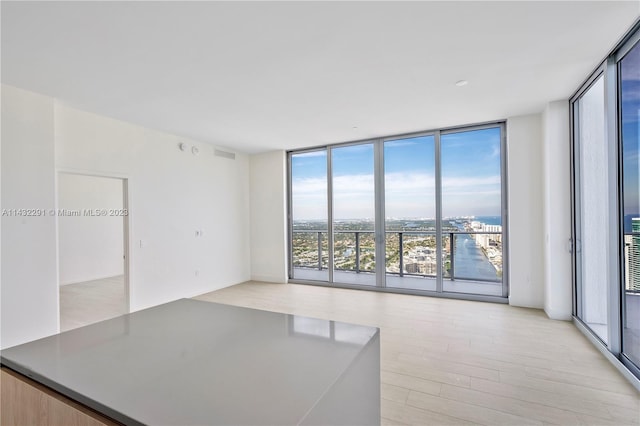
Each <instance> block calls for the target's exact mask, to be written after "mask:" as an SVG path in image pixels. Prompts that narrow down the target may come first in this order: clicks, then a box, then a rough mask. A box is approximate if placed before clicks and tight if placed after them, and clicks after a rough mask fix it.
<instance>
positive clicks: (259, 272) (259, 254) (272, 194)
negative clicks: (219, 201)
mask: <svg viewBox="0 0 640 426" xmlns="http://www.w3.org/2000/svg"><path fill="white" fill-rule="evenodd" d="M250 163H251V164H250V190H249V192H250V200H251V201H250V216H251V219H250V223H251V225H250V228H251V277H252V279H253V280H255V281H268V282H280V283H285V282H287V281H288V266H287V258H288V256H287V207H286V206H287V173H286V152H285V151H270V152H266V153H262V154H255V155H252V156H251V159H250Z"/></svg>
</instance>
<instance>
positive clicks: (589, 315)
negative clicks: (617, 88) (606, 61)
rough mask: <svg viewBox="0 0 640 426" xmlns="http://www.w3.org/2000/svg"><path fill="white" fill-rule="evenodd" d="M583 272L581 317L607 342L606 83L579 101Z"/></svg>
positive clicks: (600, 83)
mask: <svg viewBox="0 0 640 426" xmlns="http://www.w3.org/2000/svg"><path fill="white" fill-rule="evenodd" d="M577 107H578V116H577V119H578V120H577V124H578V141H577V142H578V147H579V157H578V163H579V164H578V168H579V178H580V184H579V198H580V202H579V207H578V209H579V212H578V213H579V221H580V227H579V241H580V243H579V247H578V249H579V254H578V255H579V265H580V266H579V268H580V271H579V272H580V274H579V276H580V287H579V288H580V289H581V290H580V294H579V298H580V301H579V305H578V308H579V309H578V316H579V317H580V318H581V319H582V321H584V322H585V323H586V324H587V325H588V326H589V327H590V328H591V330H593V331H594V332H595V333H596V334H597V335H598V336H599V337H600V338H601V339H602V340H603V341H604V342H607V301H608V291H607V282H608V277H607V268H606V267H603V262H606V260H605V259H607V247H608V233H607V229H608V217H609V207H608V204H607V203H606V202H604V201H606V200H607V199H608V192H609V191H608V177H607V166H606V165H607V160H606V159H607V144H606V138H605V115H604V79H603V77H602V76H600V77H599V78H598V79H597V80H596V81H595V83H594V84H593V85H592V86H591V87H590V88H589V90H587V91H586V92H585V94H584V95H582V97H581V98H580V99H579V100H578V103H577Z"/></svg>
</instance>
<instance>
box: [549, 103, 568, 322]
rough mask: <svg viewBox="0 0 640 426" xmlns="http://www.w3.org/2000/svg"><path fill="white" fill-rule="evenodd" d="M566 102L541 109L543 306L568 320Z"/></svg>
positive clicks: (553, 315) (558, 317)
mask: <svg viewBox="0 0 640 426" xmlns="http://www.w3.org/2000/svg"><path fill="white" fill-rule="evenodd" d="M569 121H570V120H569V102H568V100H558V101H554V102H550V103H549V104H547V106H546V108H545V110H544V112H543V120H542V122H543V132H544V138H543V145H542V148H543V149H542V157H543V158H542V159H543V177H544V180H543V182H544V186H543V209H544V218H543V232H544V235H545V247H544V310H545V312H546V313H547V315H548V316H549V318H552V319H557V320H570V319H571V317H572V311H573V302H572V299H573V295H572V294H573V293H572V273H571V253H570V251H569V241H570V238H571V141H570V129H569Z"/></svg>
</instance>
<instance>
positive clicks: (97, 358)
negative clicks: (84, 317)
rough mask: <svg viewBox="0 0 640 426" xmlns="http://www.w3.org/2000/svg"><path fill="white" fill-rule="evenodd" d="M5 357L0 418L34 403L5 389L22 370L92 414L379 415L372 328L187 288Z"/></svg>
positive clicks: (276, 421)
mask: <svg viewBox="0 0 640 426" xmlns="http://www.w3.org/2000/svg"><path fill="white" fill-rule="evenodd" d="M0 362H1V364H2V370H3V371H2V373H3V375H2V377H3V395H2V424H11V423H12V422H19V421H20V422H24V421H27V420H25V417H24V416H25V415H26V416H27V418H28V417H29V415H31V414H34V413H31V412H29V410H33V408H30V407H29V406H28V404H29V403H30V402H29V401H27V402H24V401H21V399H20V397H19V396H20V395H21V393H20V392H22V394H24V393H25V392H24V391H17V392H16V394H17V395H18V396H16V395H12V394H10V392H9V389H11V388H12V387H13V381H15V380H18V381H20V379H21V378H24V383H25V385H26V386H31V387H35V388H41V390H44V391H46V392H50V393H53V395H52V397H53V398H54V399H55V398H57V396H58V395H59V396H60V398H58V400H62V401H66V402H68V404H67V405H71V406H73V405H74V404H76V405H77V406H78V407H76V408H80V409H85V408H86V410H87V412H88V413H89V414H96V415H97V416H98V417H96V416H94V417H95V418H97V420H96V421H98V423H95V424H108V421H113V422H118V423H123V424H127V425H139V424H147V425H292V424H323V425H334V424H335V425H340V424H342V425H357V424H362V425H373V424H379V423H380V336H379V330H378V329H377V328H374V327H367V326H360V325H353V324H347V323H342V322H335V321H327V320H320V319H314V318H307V317H301V316H295V315H287V314H280V313H274V312H267V311H260V310H255V309H248V308H240V307H235V306H229V305H223V304H217V303H210V302H203V301H196V300H190V299H182V300H178V301H175V302H171V303H167V304H164V305H160V306H156V307H153V308H149V309H145V310H142V311H138V312H135V313H132V314H128V315H124V316H121V317H118V318H114V319H111V320H107V321H103V322H100V323H96V324H92V325H89V326H86V327H81V328H78V329H75V330H71V331H68V332H65V333H61V334H57V335H54V336H50V337H46V338H43V339H40V340H36V341H33V342H29V343H26V344H23V345H19V346H14V347H12V348H8V349H5V350H3V351H1V352H0ZM10 380H11V384H12V385H11V386H8V384H9V383H10ZM29 383H31V385H29ZM5 385H7V386H5ZM19 385H20V386H22V384H19ZM28 390H29V392H31V391H32V389H31V388H28ZM31 399H33V398H31ZM54 402H55V401H54ZM23 403H24V404H25V406H24V407H21V404H23ZM31 403H33V402H31ZM36 404H39V407H40V408H39V410H40V411H47V410H45V409H43V408H42V407H43V406H46V404H44V403H43V402H39V403H36ZM20 410H22V411H24V410H27V411H26V414H25V412H21V411H20ZM37 414H38V416H40V418H42V416H44V415H51V413H37ZM20 416H22V417H20ZM100 416H103V417H100ZM95 418H94V420H95ZM101 419H102V420H108V421H102V422H100V420H101ZM91 424H94V423H91Z"/></svg>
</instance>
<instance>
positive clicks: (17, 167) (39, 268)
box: [0, 86, 58, 348]
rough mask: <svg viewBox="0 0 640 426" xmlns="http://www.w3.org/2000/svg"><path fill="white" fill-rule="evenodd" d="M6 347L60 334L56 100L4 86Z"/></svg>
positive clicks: (2, 329) (2, 339)
mask: <svg viewBox="0 0 640 426" xmlns="http://www.w3.org/2000/svg"><path fill="white" fill-rule="evenodd" d="M1 97H2V172H1V173H2V208H3V209H43V210H44V212H35V213H36V215H35V216H26V217H25V216H22V217H20V216H9V215H3V216H2V260H1V263H2V282H1V287H0V293H1V294H2V305H1V312H0V323H1V325H0V347H2V348H7V347H10V346H14V345H17V344H20V343H24V342H27V341H30V340H34V339H37V338H40V337H43V336H47V335H50V334H54V333H57V332H58V285H57V278H56V277H57V263H56V228H55V216H53V215H51V214H49V210H51V209H54V207H55V166H54V139H53V126H54V117H53V100H52V99H50V98H46V97H44V96H40V95H36V94H34V93H30V92H26V91H23V90H19V89H16V88H13V87H9V86H2V94H1Z"/></svg>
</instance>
